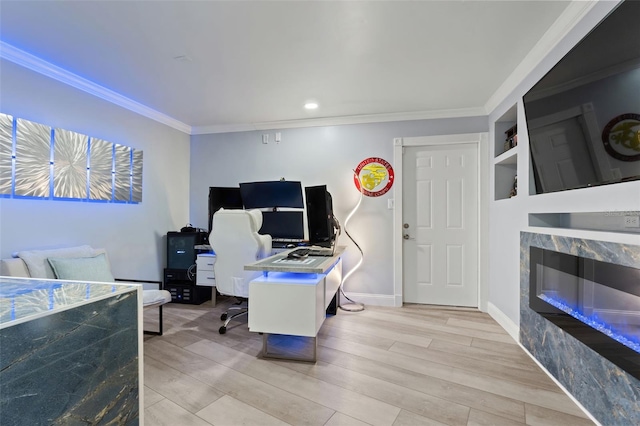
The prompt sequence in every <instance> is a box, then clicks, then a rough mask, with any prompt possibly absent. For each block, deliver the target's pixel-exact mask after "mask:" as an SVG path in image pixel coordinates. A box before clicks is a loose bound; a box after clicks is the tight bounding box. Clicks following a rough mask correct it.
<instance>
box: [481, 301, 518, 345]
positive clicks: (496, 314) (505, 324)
mask: <svg viewBox="0 0 640 426" xmlns="http://www.w3.org/2000/svg"><path fill="white" fill-rule="evenodd" d="M487 313H488V314H489V315H490V316H491V318H493V319H494V320H496V322H497V323H498V324H500V326H501V327H502V328H504V330H505V331H506V332H507V333H509V335H510V336H511V337H512V338H513V340H515V341H516V342H519V341H520V327H519V326H518V325H517V324H516V323H514V322H513V321H512V320H511V318H509V317H508V316H507V315H505V313H504V312H502V311H501V310H500V309H498V308H497V307H496V305H494V304H493V303H491V302H488V303H487Z"/></svg>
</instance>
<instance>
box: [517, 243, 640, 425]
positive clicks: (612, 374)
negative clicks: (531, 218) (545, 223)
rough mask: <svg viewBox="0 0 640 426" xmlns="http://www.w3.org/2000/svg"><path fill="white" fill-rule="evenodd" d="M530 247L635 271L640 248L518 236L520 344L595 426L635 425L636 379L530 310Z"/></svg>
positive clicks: (639, 398)
mask: <svg viewBox="0 0 640 426" xmlns="http://www.w3.org/2000/svg"><path fill="white" fill-rule="evenodd" d="M530 246H534V247H539V248H543V249H547V250H553V251H557V252H561V253H568V254H572V255H574V256H580V257H584V258H589V259H595V260H600V261H605V262H610V263H615V264H619V265H624V266H631V267H636V268H640V246H636V245H629V244H620V243H612V242H604V241H595V240H588V239H581V238H573V237H566V236H557V235H547V234H537V233H530V232H521V234H520V342H521V343H522V345H523V346H524V347H525V348H526V349H527V350H528V351H529V352H530V353H531V354H532V355H533V357H534V358H536V359H537V360H538V361H539V362H540V363H541V364H542V365H543V366H544V367H545V368H546V369H547V371H548V372H549V373H550V374H551V375H552V376H553V377H555V378H556V379H557V380H558V381H559V382H560V383H561V384H562V385H563V386H564V388H565V389H566V390H567V391H568V392H569V393H570V394H571V395H572V396H573V397H574V398H575V399H576V400H577V401H579V402H580V403H581V404H582V406H583V407H584V408H585V409H587V410H588V411H589V413H591V415H592V416H593V417H594V418H595V419H597V420H598V422H600V423H601V424H603V425H608V426H609V425H611V426H613V425H631V424H640V380H638V379H636V378H635V377H633V376H631V375H630V374H628V373H626V372H625V371H624V370H622V369H620V368H619V367H617V366H616V365H615V364H613V363H611V362H610V361H608V360H607V359H606V358H603V357H602V356H600V355H599V354H598V353H597V352H595V351H593V350H592V349H590V348H589V347H587V346H586V345H584V344H583V343H582V342H580V341H579V340H577V339H575V338H574V337H572V336H571V335H569V334H567V333H565V332H564V331H563V330H561V329H560V328H558V327H557V326H555V325H554V324H552V323H551V322H549V321H547V320H546V319H544V318H543V317H542V316H540V315H539V314H538V313H537V312H535V311H533V310H532V309H531V308H530V307H529V247H530ZM639 285H640V284H639Z"/></svg>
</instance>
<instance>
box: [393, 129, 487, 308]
mask: <svg viewBox="0 0 640 426" xmlns="http://www.w3.org/2000/svg"><path fill="white" fill-rule="evenodd" d="M488 140H489V135H488V133H465V134H457V135H437V136H423V137H411V138H395V139H393V167H394V171H395V183H394V188H393V193H394V195H393V197H394V202H395V208H394V210H393V289H394V306H396V307H400V306H402V303H403V271H402V246H403V244H402V217H403V216H402V204H403V202H402V201H403V200H402V190H403V188H402V179H403V175H402V169H403V164H402V161H403V156H402V153H403V149H404V147H407V146H426V145H445V144H447V145H451V144H476V145H477V146H478V195H479V205H478V214H479V217H478V224H479V227H478V234H479V235H478V247H479V250H478V265H479V267H478V286H479V288H478V308H479V309H480V310H481V311H483V312H486V311H487V302H488V300H489V282H488V281H489V143H488Z"/></svg>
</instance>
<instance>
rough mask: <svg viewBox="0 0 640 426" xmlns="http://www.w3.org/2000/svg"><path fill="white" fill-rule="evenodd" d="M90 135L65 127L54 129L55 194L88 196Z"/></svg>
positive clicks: (57, 195)
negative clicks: (65, 128) (64, 128)
mask: <svg viewBox="0 0 640 426" xmlns="http://www.w3.org/2000/svg"><path fill="white" fill-rule="evenodd" d="M88 142H89V137H88V136H86V135H81V134H80V133H76V132H71V131H68V130H63V129H55V131H54V152H53V196H54V197H61V198H87V151H88V149H89V143H88Z"/></svg>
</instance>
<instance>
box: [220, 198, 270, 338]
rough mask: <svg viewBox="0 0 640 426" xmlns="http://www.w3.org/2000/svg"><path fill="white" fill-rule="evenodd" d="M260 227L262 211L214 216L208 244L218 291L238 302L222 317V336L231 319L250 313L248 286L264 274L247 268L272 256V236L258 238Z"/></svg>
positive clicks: (221, 213) (225, 211) (233, 211)
mask: <svg viewBox="0 0 640 426" xmlns="http://www.w3.org/2000/svg"><path fill="white" fill-rule="evenodd" d="M261 226H262V212H261V211H260V210H225V209H220V210H218V211H217V212H216V213H214V215H213V220H212V224H211V234H210V235H209V244H210V245H211V248H212V249H213V251H214V252H215V254H216V262H215V264H214V266H213V270H214V274H215V277H216V288H217V290H218V292H220V294H224V295H228V296H233V297H235V298H236V299H238V303H236V305H235V306H231V307H230V308H229V309H228V310H227V312H225V313H223V314H222V316H221V317H220V319H221V320H222V321H224V324H223V325H222V327H220V329H219V330H218V331H219V332H220V334H224V333H226V332H227V326H228V325H229V322H231V320H232V319H234V318H238V317H239V316H242V315H247V313H248V306H244V305H245V304H244V302H245V301H247V305H248V297H249V282H250V281H251V280H252V279H254V278H256V277H258V276H260V274H261V272H254V271H245V270H244V265H246V264H248V263H253V262H255V261H256V260H260V259H262V258H264V257H267V256H270V255H271V235H260V234H258V230H259V229H260V227H261ZM230 311H239V312H237V313H234V314H231V313H230Z"/></svg>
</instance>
